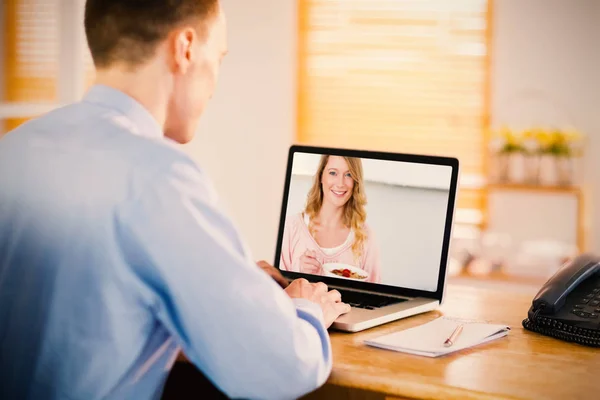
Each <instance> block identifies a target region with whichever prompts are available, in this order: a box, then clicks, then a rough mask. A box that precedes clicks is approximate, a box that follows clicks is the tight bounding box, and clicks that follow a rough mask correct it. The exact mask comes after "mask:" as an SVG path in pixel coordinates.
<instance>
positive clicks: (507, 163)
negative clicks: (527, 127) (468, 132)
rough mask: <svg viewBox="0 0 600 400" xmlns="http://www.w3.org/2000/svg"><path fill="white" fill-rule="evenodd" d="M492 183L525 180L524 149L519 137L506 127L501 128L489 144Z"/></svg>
mask: <svg viewBox="0 0 600 400" xmlns="http://www.w3.org/2000/svg"><path fill="white" fill-rule="evenodd" d="M490 150H491V153H492V171H491V172H492V176H491V178H492V181H495V182H501V183H504V182H513V183H521V182H523V181H524V180H525V158H524V149H523V146H522V143H521V138H520V136H519V135H518V134H517V133H515V132H514V131H512V130H511V129H509V128H507V127H503V128H501V129H500V130H499V131H498V132H497V133H496V134H495V135H494V137H493V139H492V141H491V143H490Z"/></svg>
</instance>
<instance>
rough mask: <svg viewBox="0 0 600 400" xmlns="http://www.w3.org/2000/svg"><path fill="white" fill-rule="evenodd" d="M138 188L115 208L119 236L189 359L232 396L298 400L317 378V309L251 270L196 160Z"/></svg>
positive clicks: (322, 334)
mask: <svg viewBox="0 0 600 400" xmlns="http://www.w3.org/2000/svg"><path fill="white" fill-rule="evenodd" d="M145 186H146V187H145V188H144V189H143V190H142V191H141V192H140V193H139V194H137V195H136V196H135V198H133V199H131V201H129V202H128V203H127V204H126V205H125V206H124V207H123V208H122V209H120V210H119V212H118V215H117V229H118V234H119V237H120V240H121V243H122V248H123V252H124V255H125V257H126V259H127V260H128V262H129V263H130V264H131V265H132V268H133V269H134V271H135V274H136V275H137V276H138V277H139V279H140V280H141V281H142V283H143V284H144V285H145V286H146V287H148V288H149V289H150V292H151V293H153V308H154V309H155V313H156V316H157V319H158V320H159V321H160V322H161V323H162V324H164V326H165V327H166V328H167V329H169V330H170V331H171V332H172V334H173V335H174V336H175V337H176V338H177V340H178V341H179V342H180V344H181V345H182V347H183V351H184V353H185V354H186V356H187V357H188V358H189V359H190V361H191V362H192V363H193V364H195V365H196V367H198V368H199V369H201V370H202V371H203V372H204V373H205V374H206V376H207V377H208V378H209V379H210V380H212V381H213V382H214V383H215V384H216V385H217V386H218V387H219V388H220V389H221V390H222V391H223V392H224V393H226V394H227V395H228V396H230V397H243V398H297V397H300V396H302V395H304V394H306V393H308V392H310V391H312V390H314V389H316V388H317V387H319V386H320V385H322V384H323V383H324V381H325V380H326V379H327V377H328V375H329V373H330V371H331V349H330V342H329V337H328V334H327V330H326V329H325V326H324V321H323V313H322V311H321V308H320V307H319V306H318V305H317V304H315V303H312V302H310V301H307V300H303V299H294V300H292V299H290V297H289V296H287V295H286V293H285V292H284V291H283V290H281V288H280V287H279V286H278V285H277V284H276V283H275V282H274V281H273V280H272V279H271V278H270V277H269V276H268V275H267V274H265V273H264V272H263V271H262V270H261V269H260V268H257V266H256V264H255V263H254V262H252V261H251V260H250V257H249V255H248V254H247V253H246V251H245V250H244V249H245V247H244V244H243V242H242V241H241V239H240V238H239V236H238V234H237V232H236V230H235V228H234V227H233V225H232V224H231V222H230V221H229V220H228V219H227V217H226V216H224V215H223V213H221V212H220V211H219V209H218V207H217V206H216V204H215V202H216V198H215V196H214V194H213V192H212V191H211V189H210V185H209V184H208V182H206V181H205V180H204V178H203V176H202V174H201V172H200V171H199V170H197V169H196V167H195V165H193V164H192V163H188V162H185V161H184V162H181V163H178V164H176V165H174V166H172V167H171V168H170V170H169V171H165V172H164V173H163V174H161V175H160V176H158V177H155V178H153V180H152V182H148V184H147V185H145Z"/></svg>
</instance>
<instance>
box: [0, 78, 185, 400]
mask: <svg viewBox="0 0 600 400" xmlns="http://www.w3.org/2000/svg"><path fill="white" fill-rule="evenodd" d="M95 91H96V92H104V91H106V92H108V89H105V88H96V89H95ZM103 94H104V93H103ZM108 96H116V97H115V99H116V100H117V102H118V99H119V95H118V94H116V92H115V93H110V94H108ZM89 100H90V101H89V102H88V101H86V102H82V103H79V104H75V105H71V106H68V107H66V108H64V109H60V110H57V111H55V112H53V113H51V114H49V115H47V116H45V117H43V118H41V119H39V120H36V121H34V122H32V123H31V124H28V125H25V126H24V127H22V129H19V130H17V131H15V132H13V133H11V134H9V135H7V137H6V138H4V139H3V140H2V141H0V187H1V188H2V191H1V192H0V327H2V328H1V329H0V369H1V370H2V384H0V387H2V389H0V394H1V393H2V392H3V391H5V392H7V393H8V394H11V395H17V394H18V396H17V397H19V398H51V397H52V394H54V395H57V396H59V397H61V396H64V397H73V398H94V397H103V396H106V395H109V394H111V390H114V388H115V387H117V385H118V384H119V380H122V379H123V376H126V375H127V374H128V373H129V374H131V376H129V377H127V378H126V379H131V380H134V379H142V380H143V379H147V380H148V382H149V385H148V386H146V387H147V389H148V390H149V393H153V392H154V391H155V390H156V387H157V386H158V385H160V383H161V380H162V379H164V375H165V374H166V373H167V371H168V368H167V367H168V365H167V364H168V363H169V362H172V359H173V356H174V355H175V354H176V353H175V350H176V346H175V344H174V342H173V340H172V339H171V338H170V335H169V334H168V333H167V331H166V330H165V329H164V328H163V327H162V326H161V325H160V324H158V323H157V321H156V320H155V318H154V317H153V315H152V313H151V312H150V306H151V305H150V304H148V301H149V299H150V297H147V298H145V296H144V283H143V282H142V281H141V280H140V279H139V277H138V276H135V274H133V273H132V271H131V270H130V269H129V268H128V267H127V263H126V262H125V260H124V254H123V248H122V243H120V241H119V233H118V221H117V214H118V211H119V207H120V206H121V205H122V204H123V203H125V202H126V201H128V200H129V199H130V197H131V196H135V195H136V190H138V188H137V187H136V186H137V185H142V184H143V183H144V180H148V179H151V177H152V174H153V173H154V172H155V171H156V170H157V169H158V168H161V167H165V163H168V162H172V161H174V160H177V159H180V160H185V157H184V156H183V155H181V154H179V153H178V152H177V151H175V150H174V149H172V148H170V147H169V146H168V145H166V144H165V142H164V141H163V139H162V138H158V137H154V138H153V137H147V136H146V137H144V136H140V135H142V134H147V133H148V132H156V131H157V129H156V128H157V127H152V126H151V124H152V123H153V122H152V119H151V118H150V116H149V115H148V116H145V115H144V111H143V110H142V109H139V110H135V109H133V110H123V111H124V112H125V114H127V113H130V114H132V115H133V118H132V119H129V118H126V117H125V116H124V115H123V114H120V113H119V112H116V111H115V110H114V109H111V108H107V107H103V104H102V103H101V101H95V98H94V95H92V96H89ZM133 121H136V123H135V124H134V123H133ZM145 124H147V125H145ZM153 128H154V129H153ZM132 133H133V134H132ZM136 133H138V134H140V135H136ZM156 245H157V246H160V243H156ZM150 357H162V358H163V360H162V368H159V369H158V370H156V368H155V371H153V372H151V373H144V372H145V371H143V370H142V369H141V368H140V366H141V365H142V364H143V363H144V362H146V361H147V360H148V359H149V358H150ZM156 361H157V360H155V359H154V360H153V362H154V363H155V365H156ZM160 363H161V362H160V361H159V362H158V364H160ZM135 374H139V376H135ZM23 382H27V383H28V384H26V385H23ZM35 382H44V385H50V387H44V386H39V385H36V384H35ZM11 385H14V388H17V387H18V388H19V389H18V391H16V392H13V391H12V389H13V388H11ZM52 386H53V387H52ZM66 387H69V388H70V389H69V392H65V393H60V391H61V390H63V389H61V388H66ZM142 387H144V385H140V386H138V387H137V390H138V391H139V390H141V389H140V388H142ZM136 395H137V396H139V397H142V398H143V397H146V396H144V393H139V392H137V393H136ZM0 397H3V396H0ZM123 397H127V396H126V395H125V394H123ZM4 398H6V397H4Z"/></svg>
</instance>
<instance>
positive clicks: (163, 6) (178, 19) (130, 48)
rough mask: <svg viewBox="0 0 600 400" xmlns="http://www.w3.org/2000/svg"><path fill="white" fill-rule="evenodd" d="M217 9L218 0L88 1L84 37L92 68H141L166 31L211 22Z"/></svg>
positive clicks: (165, 34) (165, 35) (166, 33)
mask: <svg viewBox="0 0 600 400" xmlns="http://www.w3.org/2000/svg"><path fill="white" fill-rule="evenodd" d="M218 5H219V0H87V1H86V3H85V34H86V37H87V42H88V46H89V47H90V51H91V54H92V58H93V60H94V64H95V65H96V67H99V68H100V67H106V66H109V65H110V64H112V63H115V62H118V63H124V64H127V65H130V66H134V65H137V64H140V63H142V62H144V61H146V60H147V59H149V58H150V57H152V56H153V55H154V52H155V50H156V46H157V44H158V43H159V42H161V41H162V40H164V39H166V37H167V35H168V33H169V31H171V30H172V29H174V28H176V27H177V26H179V25H181V24H182V23H185V22H188V21H191V20H192V19H197V20H203V19H208V18H210V17H211V16H213V15H215V14H216V13H217V12H218Z"/></svg>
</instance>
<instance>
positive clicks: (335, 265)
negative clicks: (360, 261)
mask: <svg viewBox="0 0 600 400" xmlns="http://www.w3.org/2000/svg"><path fill="white" fill-rule="evenodd" d="M335 269H349V270H350V271H352V272H355V273H357V274H360V275H361V276H363V277H364V278H362V279H356V278H347V277H345V276H341V275H336V274H334V273H333V272H331V271H333V270H335ZM323 270H324V271H325V276H331V277H333V278H340V279H349V280H351V281H366V280H367V279H368V278H369V273H368V272H367V271H365V270H363V269H360V268H358V267H355V266H353V265H348V264H342V263H327V264H323Z"/></svg>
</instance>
